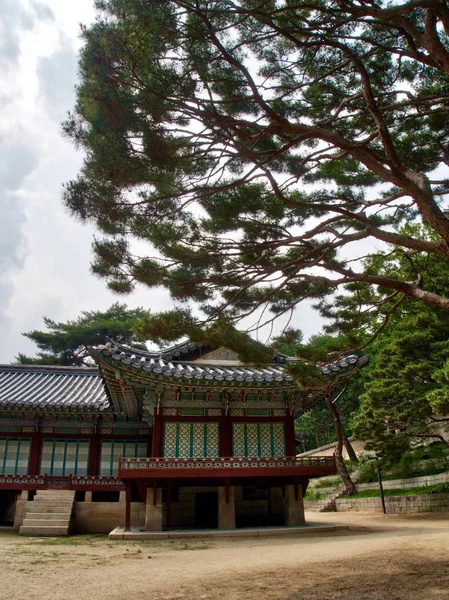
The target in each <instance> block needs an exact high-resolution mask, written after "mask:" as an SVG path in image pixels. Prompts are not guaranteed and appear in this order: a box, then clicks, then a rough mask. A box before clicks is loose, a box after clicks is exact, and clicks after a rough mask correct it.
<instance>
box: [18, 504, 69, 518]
mask: <svg viewBox="0 0 449 600" xmlns="http://www.w3.org/2000/svg"><path fill="white" fill-rule="evenodd" d="M33 505H34V506H33ZM27 513H64V514H69V515H70V514H72V505H71V504H70V506H61V505H60V504H51V505H49V506H47V505H45V506H42V504H41V503H40V502H39V503H37V502H36V504H34V502H33V503H32V504H31V505H30V506H29V507H28V508H27Z"/></svg>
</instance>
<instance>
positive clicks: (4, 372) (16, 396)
mask: <svg viewBox="0 0 449 600" xmlns="http://www.w3.org/2000/svg"><path fill="white" fill-rule="evenodd" d="M109 408H110V402H109V399H108V396H107V395H106V391H105V388H104V385H103V381H102V380H101V378H100V377H99V376H98V369H97V368H78V367H59V366H58V367H52V366H43V365H42V366H41V365H0V409H3V410H27V411H29V410H33V411H36V410H39V411H53V410H56V411H74V412H75V411H76V412H83V411H89V412H90V411H100V412H101V411H104V410H107V409H109Z"/></svg>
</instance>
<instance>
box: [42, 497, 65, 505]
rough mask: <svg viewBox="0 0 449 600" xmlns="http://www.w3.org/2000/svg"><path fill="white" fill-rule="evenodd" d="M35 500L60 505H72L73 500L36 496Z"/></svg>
mask: <svg viewBox="0 0 449 600" xmlns="http://www.w3.org/2000/svg"><path fill="white" fill-rule="evenodd" d="M33 502H36V503H38V504H44V505H46V504H48V505H50V504H59V505H60V506H72V504H73V500H66V499H65V498H58V497H56V498H34V500H33Z"/></svg>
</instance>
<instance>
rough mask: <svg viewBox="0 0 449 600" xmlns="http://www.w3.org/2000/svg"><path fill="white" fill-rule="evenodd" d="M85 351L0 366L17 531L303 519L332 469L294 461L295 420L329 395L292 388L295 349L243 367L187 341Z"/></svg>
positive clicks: (0, 511)
mask: <svg viewBox="0 0 449 600" xmlns="http://www.w3.org/2000/svg"><path fill="white" fill-rule="evenodd" d="M92 357H93V358H94V360H95V362H96V364H97V367H95V368H74V367H73V368H72V367H50V366H49V367H47V366H24V365H20V366H16V365H4V366H0V521H2V522H14V526H15V528H16V529H19V528H20V532H21V533H24V534H29V535H33V534H36V535H43V534H45V533H47V534H48V533H50V534H51V535H57V534H58V533H59V534H67V533H68V532H69V531H70V530H76V531H79V532H83V531H90V532H108V531H111V530H112V529H114V528H115V527H117V526H122V527H125V528H128V529H129V528H130V527H137V528H140V529H143V530H147V531H152V530H154V531H160V530H162V529H165V528H167V529H170V528H179V527H184V528H192V527H198V528H221V529H230V528H234V527H241V526H263V525H270V524H286V525H298V524H301V523H303V522H304V510H303V502H302V497H303V494H304V492H305V490H306V488H307V485H308V482H309V479H310V478H311V477H319V476H322V475H331V474H334V473H335V472H336V469H335V463H334V459H333V457H313V458H298V457H296V444H295V435H294V419H295V418H296V417H297V416H298V415H301V414H302V413H304V412H305V411H307V410H309V409H310V408H312V407H313V406H314V405H316V404H317V403H318V402H319V401H320V400H321V399H322V398H323V391H322V390H321V391H320V390H317V391H315V392H313V393H310V392H304V391H302V390H301V389H299V388H298V386H297V384H296V383H295V381H294V379H293V378H292V377H291V376H290V375H289V374H288V373H287V372H286V370H285V368H284V366H285V365H284V364H283V363H286V362H288V361H289V360H290V359H289V357H286V356H283V355H279V354H278V355H276V356H275V357H274V358H273V363H272V364H270V365H266V366H263V367H256V366H248V365H243V364H241V363H240V362H239V361H238V359H237V357H236V355H235V354H233V353H231V352H229V351H228V350H226V349H224V348H220V349H216V348H211V347H208V346H204V345H202V346H199V345H194V344H192V343H190V342H187V343H184V344H180V345H178V346H175V347H173V348H170V349H168V350H166V351H163V352H141V351H136V350H131V349H130V348H128V347H125V346H120V345H118V344H116V343H113V342H110V343H108V344H106V345H105V346H104V347H103V348H101V349H100V350H92ZM359 362H360V359H359V358H357V357H356V356H351V357H348V358H346V359H345V360H344V361H340V362H339V363H338V364H334V365H331V366H329V367H328V369H327V370H328V372H329V373H331V374H335V375H336V376H337V377H338V376H339V374H340V373H345V372H346V371H349V370H352V368H354V367H357V366H358V364H359ZM334 380H335V378H334Z"/></svg>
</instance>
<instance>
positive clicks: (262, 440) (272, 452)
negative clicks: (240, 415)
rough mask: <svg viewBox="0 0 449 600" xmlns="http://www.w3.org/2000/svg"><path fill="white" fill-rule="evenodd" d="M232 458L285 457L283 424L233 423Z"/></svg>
mask: <svg viewBox="0 0 449 600" xmlns="http://www.w3.org/2000/svg"><path fill="white" fill-rule="evenodd" d="M232 447H233V455H234V456H285V434H284V424H283V423H281V422H277V423H254V422H253V423H251V422H250V423H233V425H232Z"/></svg>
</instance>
